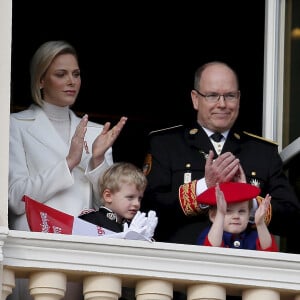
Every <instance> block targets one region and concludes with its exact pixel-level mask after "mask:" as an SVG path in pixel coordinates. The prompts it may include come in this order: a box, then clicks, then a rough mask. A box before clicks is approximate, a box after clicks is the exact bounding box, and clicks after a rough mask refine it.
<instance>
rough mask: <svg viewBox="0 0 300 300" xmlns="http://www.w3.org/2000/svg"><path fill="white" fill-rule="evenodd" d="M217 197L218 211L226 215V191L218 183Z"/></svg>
mask: <svg viewBox="0 0 300 300" xmlns="http://www.w3.org/2000/svg"><path fill="white" fill-rule="evenodd" d="M216 199H217V211H218V212H219V213H222V214H223V215H225V214H226V211H227V202H226V200H225V197H224V193H223V192H222V191H221V190H220V186H219V184H218V183H217V185H216Z"/></svg>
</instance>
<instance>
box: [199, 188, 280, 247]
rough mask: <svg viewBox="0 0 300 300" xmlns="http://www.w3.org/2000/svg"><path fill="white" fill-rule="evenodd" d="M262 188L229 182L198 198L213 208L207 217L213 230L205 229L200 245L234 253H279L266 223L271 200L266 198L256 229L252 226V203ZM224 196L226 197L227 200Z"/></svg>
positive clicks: (209, 190) (258, 211) (256, 218)
mask: <svg viewBox="0 0 300 300" xmlns="http://www.w3.org/2000/svg"><path fill="white" fill-rule="evenodd" d="M259 192H260V190H259V188H256V187H255V186H253V185H250V184H247V183H239V182H227V183H223V184H220V185H219V184H217V185H216V187H213V188H210V189H208V190H207V191H206V192H204V193H203V194H201V195H200V196H199V197H198V200H199V201H200V202H201V201H204V202H208V201H209V202H210V204H214V205H212V206H211V207H210V208H209V211H208V214H209V219H210V221H211V223H212V224H211V226H209V227H208V228H206V229H204V230H203V232H202V233H201V234H200V236H199V237H198V241H197V244H199V245H205V246H215V247H226V248H235V249H252V250H263V251H273V252H277V251H278V247H277V245H276V242H275V238H274V236H272V235H271V234H270V232H269V230H268V227H267V225H266V223H265V216H266V212H267V210H268V207H269V205H270V201H271V196H270V195H269V194H267V195H266V197H265V199H263V200H262V201H261V203H260V205H259V207H258V209H257V210H256V212H255V225H256V229H255V228H253V226H250V224H249V217H250V211H251V208H252V203H253V201H252V199H253V198H254V197H257V196H258V195H259ZM224 194H225V196H224Z"/></svg>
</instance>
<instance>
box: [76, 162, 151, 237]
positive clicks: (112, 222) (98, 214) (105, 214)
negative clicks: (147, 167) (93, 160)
mask: <svg viewBox="0 0 300 300" xmlns="http://www.w3.org/2000/svg"><path fill="white" fill-rule="evenodd" d="M146 185H147V179H146V177H145V175H144V174H143V172H142V171H141V170H140V169H139V168H137V167H136V166H135V165H133V164H131V163H128V162H118V163H114V164H113V165H112V166H110V167H109V168H108V169H107V170H106V171H105V172H104V173H103V175H102V177H101V178H100V180H99V191H100V198H101V204H102V206H100V208H99V210H97V211H96V210H87V211H83V212H82V213H81V214H80V216H79V218H81V219H83V220H85V221H88V222H90V223H93V224H95V225H98V226H100V227H103V228H105V229H108V230H111V231H113V232H123V231H126V230H128V229H132V230H134V231H136V232H138V233H140V234H142V235H143V236H145V237H146V238H147V239H151V238H152V236H153V234H154V230H155V227H156V225H157V217H156V213H155V212H154V211H150V212H149V213H148V217H146V216H145V213H141V212H140V211H139V209H140V207H141V200H142V197H143V195H144V191H145V188H146Z"/></svg>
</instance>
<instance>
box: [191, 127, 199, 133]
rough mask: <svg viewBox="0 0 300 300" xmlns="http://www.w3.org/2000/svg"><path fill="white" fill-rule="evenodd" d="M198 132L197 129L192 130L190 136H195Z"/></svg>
mask: <svg viewBox="0 0 300 300" xmlns="http://www.w3.org/2000/svg"><path fill="white" fill-rule="evenodd" d="M197 132H198V129H197V128H193V129H191V130H190V134H192V135H194V134H196V133H197Z"/></svg>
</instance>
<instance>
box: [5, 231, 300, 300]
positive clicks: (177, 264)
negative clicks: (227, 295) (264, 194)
mask: <svg viewBox="0 0 300 300" xmlns="http://www.w3.org/2000/svg"><path fill="white" fill-rule="evenodd" d="M0 238H1V244H2V266H3V267H4V268H5V269H9V270H12V271H13V272H14V273H15V277H16V278H18V277H25V278H28V277H29V275H30V273H32V272H35V271H41V270H47V271H53V270H54V271H61V272H63V273H65V274H67V277H68V278H71V279H72V280H73V279H75V280H83V278H84V277H85V276H87V275H99V274H109V275H115V276H117V277H119V278H121V279H122V283H123V285H126V286H135V284H136V282H137V281H138V280H141V279H143V280H145V279H159V280H160V279H162V280H164V281H169V282H171V283H172V285H173V287H174V290H183V291H185V290H186V289H187V288H188V287H189V286H191V285H194V284H203V283H209V284H216V285H221V286H222V287H225V288H226V290H227V291H230V292H231V293H232V294H240V293H241V291H242V290H245V289H248V288H256V289H257V288H267V289H271V290H275V291H277V292H279V293H280V294H281V296H282V297H281V298H280V299H296V298H295V297H296V295H299V294H300V255H297V254H288V253H280V252H279V253H272V252H263V251H253V250H235V249H226V248H216V247H205V246H192V245H181V244H168V243H159V242H153V243H151V242H147V241H135V240H121V239H109V238H99V237H87V236H75V235H74V236H72V235H59V234H47V233H37V232H24V231H8V230H7V228H4V227H0ZM299 297H300V296H299ZM297 299H298V298H297ZM299 299H300V298H299Z"/></svg>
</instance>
